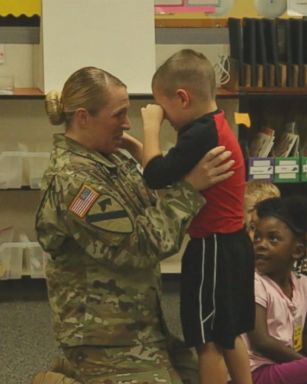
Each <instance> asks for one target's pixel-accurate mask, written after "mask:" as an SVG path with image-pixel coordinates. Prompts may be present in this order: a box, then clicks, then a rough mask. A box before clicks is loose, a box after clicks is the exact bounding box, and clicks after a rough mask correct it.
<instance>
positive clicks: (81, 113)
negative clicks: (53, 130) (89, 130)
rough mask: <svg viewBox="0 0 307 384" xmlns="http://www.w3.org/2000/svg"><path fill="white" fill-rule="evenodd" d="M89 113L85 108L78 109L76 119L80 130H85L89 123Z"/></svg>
mask: <svg viewBox="0 0 307 384" xmlns="http://www.w3.org/2000/svg"><path fill="white" fill-rule="evenodd" d="M88 117H89V113H88V111H87V110H86V109H85V108H78V109H77V110H76V112H75V118H76V121H77V123H78V124H79V126H80V128H85V127H86V126H87V123H88Z"/></svg>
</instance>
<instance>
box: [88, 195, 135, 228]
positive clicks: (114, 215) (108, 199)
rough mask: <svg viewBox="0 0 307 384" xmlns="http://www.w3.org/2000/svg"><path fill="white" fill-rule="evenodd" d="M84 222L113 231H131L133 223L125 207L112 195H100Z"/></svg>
mask: <svg viewBox="0 0 307 384" xmlns="http://www.w3.org/2000/svg"><path fill="white" fill-rule="evenodd" d="M86 222H87V223H88V224H91V225H94V226H95V227H98V228H100V229H103V230H105V231H109V232H115V233H131V232H132V231H133V223H132V221H131V219H130V217H129V215H128V212H127V211H126V209H125V208H124V207H123V206H122V205H121V204H120V203H119V202H118V201H117V200H116V199H115V198H114V197H113V196H109V195H105V194H104V195H101V196H100V197H99V198H98V199H97V200H96V201H95V203H94V204H93V205H92V207H91V209H90V211H89V212H88V214H87V216H86Z"/></svg>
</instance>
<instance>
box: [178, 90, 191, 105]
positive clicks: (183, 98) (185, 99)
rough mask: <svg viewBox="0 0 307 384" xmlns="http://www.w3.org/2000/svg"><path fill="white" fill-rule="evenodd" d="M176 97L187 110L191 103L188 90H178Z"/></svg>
mask: <svg viewBox="0 0 307 384" xmlns="http://www.w3.org/2000/svg"><path fill="white" fill-rule="evenodd" d="M176 95H177V96H178V97H179V100H180V102H181V105H182V106H183V107H184V108H186V107H188V106H189V105H190V103H191V96H190V94H189V92H188V91H187V90H186V89H183V88H179V89H177V90H176Z"/></svg>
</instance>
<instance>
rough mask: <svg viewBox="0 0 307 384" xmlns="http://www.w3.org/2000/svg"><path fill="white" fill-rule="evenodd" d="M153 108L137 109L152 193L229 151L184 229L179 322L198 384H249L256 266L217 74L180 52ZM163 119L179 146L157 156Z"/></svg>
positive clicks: (161, 80)
mask: <svg viewBox="0 0 307 384" xmlns="http://www.w3.org/2000/svg"><path fill="white" fill-rule="evenodd" d="M152 89H153V95H154V98H155V101H156V103H157V104H158V105H148V106H147V107H146V108H142V116H143V123H144V153H143V165H144V168H145V169H144V177H145V180H146V181H147V183H148V185H149V187H151V188H156V189H159V188H165V187H167V186H168V185H169V184H172V183H174V182H176V181H178V180H180V179H181V178H182V177H183V176H184V175H185V174H187V173H188V172H189V171H190V170H191V169H192V167H193V166H194V165H195V164H196V163H197V162H198V161H199V160H200V159H201V158H202V157H203V156H204V154H205V153H206V152H208V151H209V150H210V149H211V148H213V147H215V146H217V145H223V146H225V147H226V149H227V150H229V151H231V152H232V158H233V160H234V161H235V163H234V166H233V169H232V170H233V171H234V174H233V176H232V177H230V178H229V179H228V180H227V181H224V182H221V183H220V184H217V185H216V186H214V187H212V188H210V189H208V190H206V191H204V192H203V195H204V197H205V199H206V200H207V204H206V205H205V207H204V208H203V209H202V210H201V211H200V212H199V214H198V215H197V216H196V217H195V218H194V220H193V221H192V223H191V226H190V228H189V234H190V236H191V240H190V242H189V244H188V247H187V249H186V251H185V254H184V256H183V259H182V281H181V321H182V327H183V333H184V337H185V340H186V343H187V345H188V346H191V347H196V349H197V352H198V355H199V367H200V378H201V383H202V384H205V383H206V384H220V383H221V384H224V383H226V380H227V379H226V369H225V363H226V365H227V367H228V370H229V373H230V375H231V378H232V382H233V383H235V384H251V383H252V380H251V374H250V369H249V363H248V356H247V351H246V348H245V345H244V343H243V341H242V339H241V338H240V334H242V333H244V332H247V331H249V330H251V329H253V326H254V288H253V278H254V263H253V253H252V247H251V243H250V240H249V238H248V236H247V235H246V232H245V230H244V229H243V197H244V187H245V181H244V175H245V169H244V161H243V156H242V153H241V150H240V147H239V144H238V142H237V140H236V138H235V136H234V134H233V132H232V131H231V129H230V127H229V125H228V123H227V121H226V119H225V116H224V112H223V111H221V110H219V109H218V108H217V105H216V102H215V73H214V69H213V67H212V65H211V64H210V62H209V61H208V60H207V59H206V57H205V56H204V55H202V54H201V53H197V52H195V51H193V50H189V49H185V50H182V51H180V52H178V53H176V54H175V55H173V56H171V57H170V58H169V59H168V60H167V61H166V62H165V63H164V64H163V65H162V66H161V67H160V68H159V69H158V70H157V72H156V73H155V75H154V77H153V80H152ZM164 116H165V117H166V119H168V120H169V121H170V123H171V124H172V126H173V127H174V128H175V130H176V131H177V132H178V139H177V144H176V146H175V147H173V148H172V149H171V150H170V151H169V152H168V153H167V154H166V155H165V156H162V154H161V149H160V143H159V132H160V126H161V122H162V120H163V118H164Z"/></svg>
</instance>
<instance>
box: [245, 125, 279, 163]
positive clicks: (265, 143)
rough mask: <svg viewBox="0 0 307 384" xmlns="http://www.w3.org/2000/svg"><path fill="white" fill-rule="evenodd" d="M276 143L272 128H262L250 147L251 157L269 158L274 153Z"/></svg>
mask: <svg viewBox="0 0 307 384" xmlns="http://www.w3.org/2000/svg"><path fill="white" fill-rule="evenodd" d="M274 141H275V131H274V129H271V128H267V127H265V128H262V129H261V131H260V132H258V133H257V135H256V136H255V138H254V140H253V141H252V142H251V145H250V150H249V153H250V156H252V157H268V156H269V154H270V152H271V151H272V148H273V145H274Z"/></svg>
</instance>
